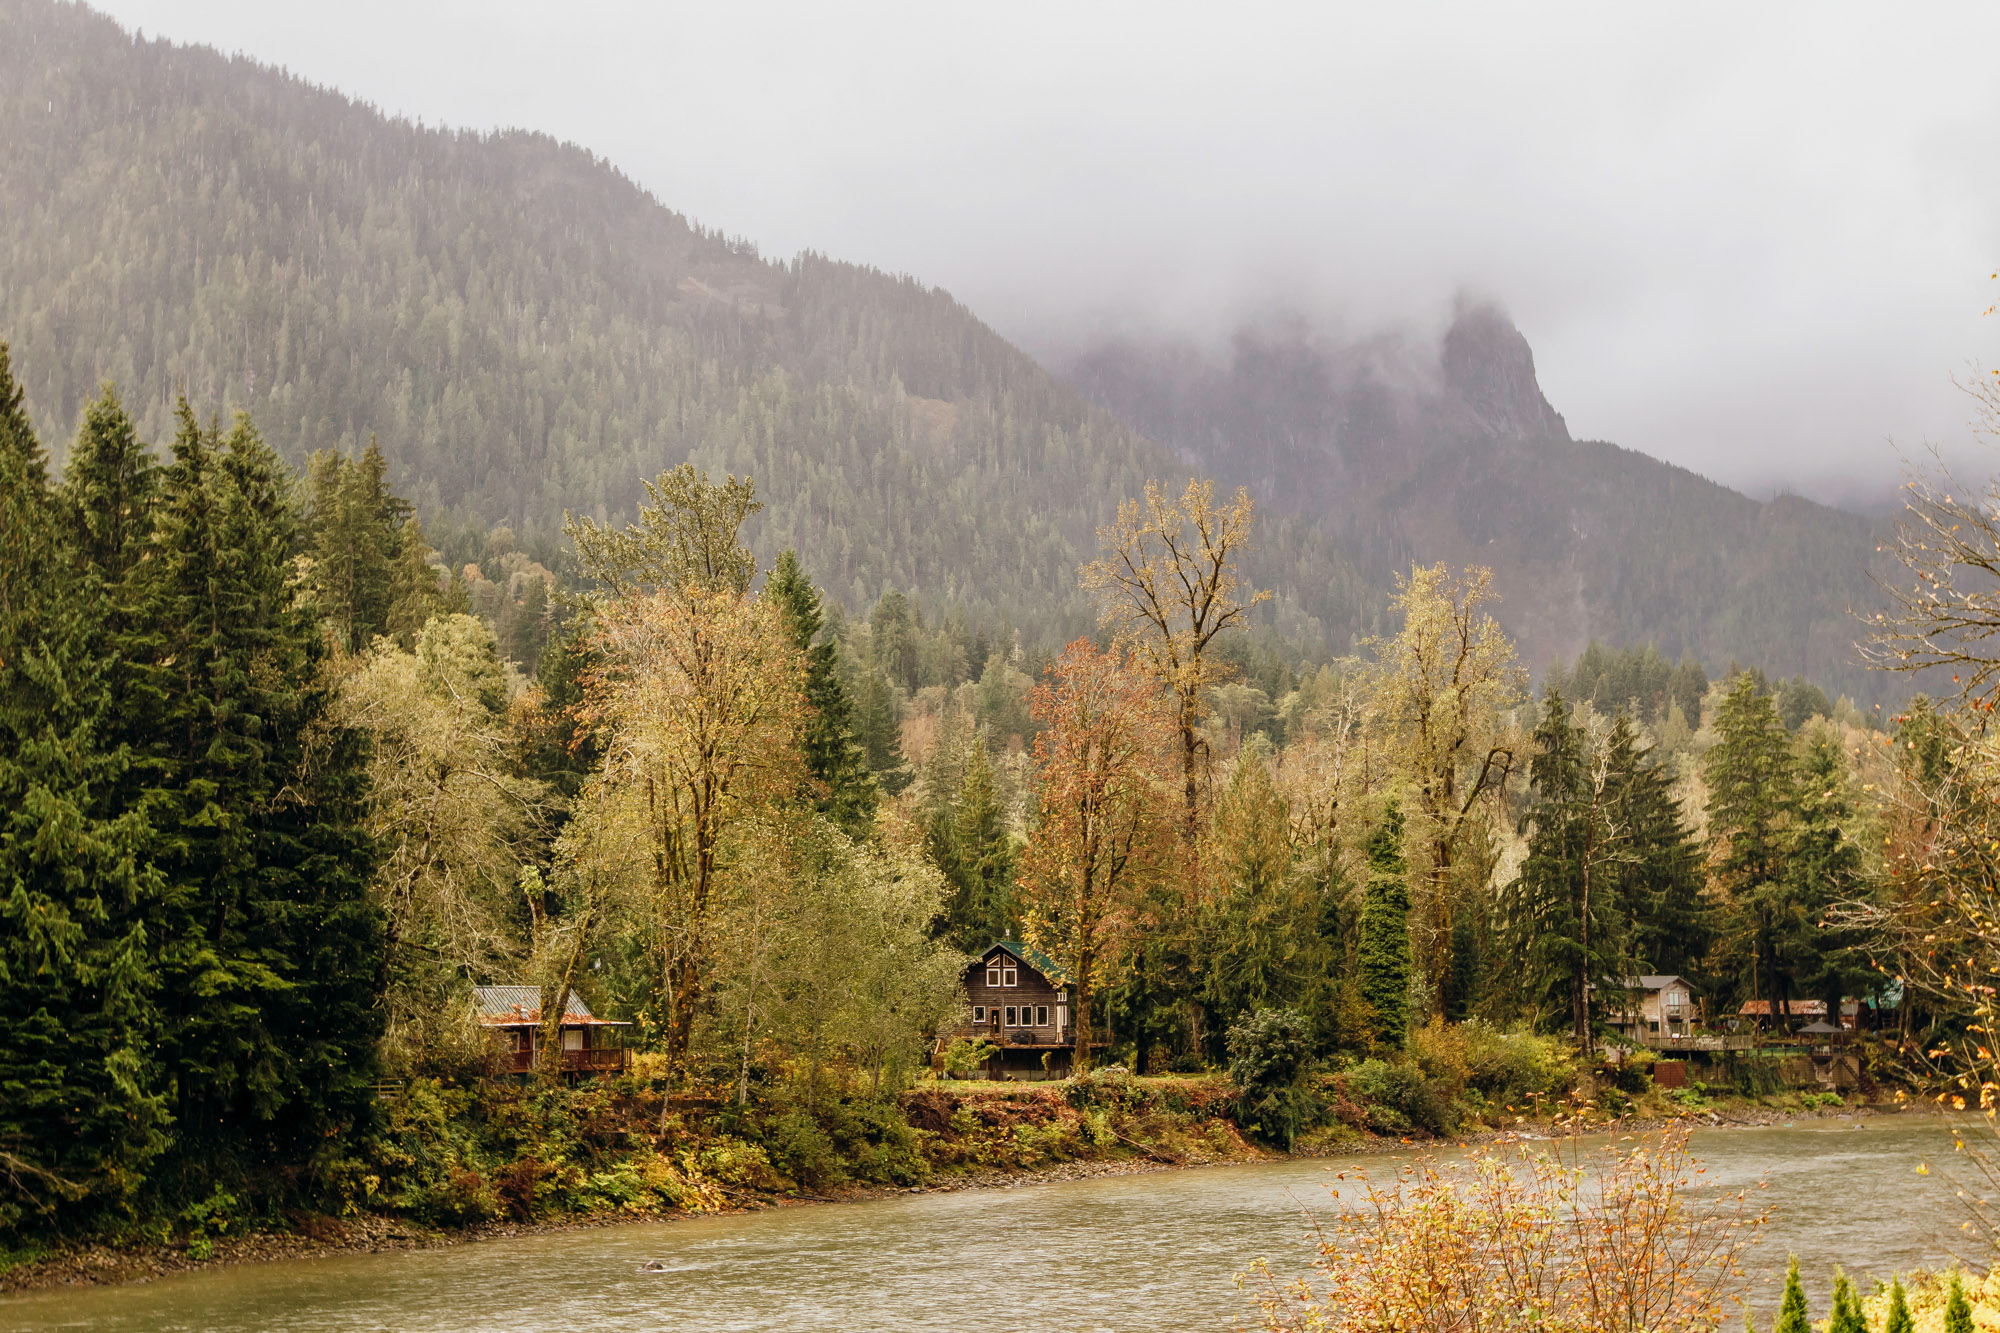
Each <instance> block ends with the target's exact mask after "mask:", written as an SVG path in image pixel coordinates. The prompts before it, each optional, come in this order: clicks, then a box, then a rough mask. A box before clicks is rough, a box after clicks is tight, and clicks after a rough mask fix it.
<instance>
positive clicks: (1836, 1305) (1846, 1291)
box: [1826, 1272, 1868, 1333]
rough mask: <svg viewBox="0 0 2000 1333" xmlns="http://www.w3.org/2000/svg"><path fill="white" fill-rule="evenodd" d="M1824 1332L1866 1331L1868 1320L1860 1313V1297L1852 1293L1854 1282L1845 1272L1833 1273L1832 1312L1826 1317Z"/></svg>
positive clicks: (1853, 1332)
mask: <svg viewBox="0 0 2000 1333" xmlns="http://www.w3.org/2000/svg"><path fill="white" fill-rule="evenodd" d="M1826 1333H1868V1320H1867V1318H1866V1317H1865V1316H1864V1315H1863V1314H1862V1313H1861V1299H1860V1297H1858V1296H1856V1295H1855V1294H1854V1284H1853V1283H1851V1282H1849V1281H1848V1280H1847V1274H1845V1273H1841V1272H1836V1273H1835V1274H1834V1275H1833V1313H1832V1314H1831V1316H1829V1318H1828V1319H1827V1323H1826Z"/></svg>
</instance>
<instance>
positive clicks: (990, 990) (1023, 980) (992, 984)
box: [947, 940, 1076, 1079]
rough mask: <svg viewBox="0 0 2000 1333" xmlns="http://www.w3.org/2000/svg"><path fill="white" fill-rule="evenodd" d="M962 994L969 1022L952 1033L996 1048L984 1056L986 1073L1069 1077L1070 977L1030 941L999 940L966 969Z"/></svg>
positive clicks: (1071, 1055)
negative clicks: (997, 1050)
mask: <svg viewBox="0 0 2000 1333" xmlns="http://www.w3.org/2000/svg"><path fill="white" fill-rule="evenodd" d="M965 997H966V999H967V1001H968V1002H969V1003H970V1004H971V1006H972V1019H971V1022H969V1023H968V1024H967V1025H966V1026H965V1027H963V1028H961V1029H960V1030H959V1031H958V1032H956V1033H954V1034H952V1035H953V1037H954V1038H956V1037H971V1038H983V1039H985V1040H986V1041H990V1042H992V1043H993V1044H994V1045H996V1046H998V1047H999V1048H1000V1053H999V1054H998V1055H995V1056H994V1057H993V1058H992V1059H990V1060H988V1061H987V1062H986V1066H985V1075H986V1077H987V1078H991V1079H1044V1078H1067V1077H1069V1073H1070V1067H1071V1065H1072V1063H1073V1060H1074V1057H1075V1042H1076V1032H1075V1029H1074V1028H1072V1027H1071V1025H1070V1012H1069V980H1068V978H1067V977H1066V976H1065V975H1064V973H1063V970H1062V967H1061V966H1060V965H1059V964H1058V963H1057V962H1056V961H1055V960H1054V959H1053V958H1050V957H1049V956H1048V955H1047V954H1045V953H1043V952H1042V951H1041V950H1039V949H1037V948H1034V947H1033V946H1032V945H1027V944H1022V943H1019V942H1018V941H1015V940H1000V941H998V942H996V943H994V944H992V945H990V946H988V947H987V949H986V951H985V952H984V953H983V954H982V955H981V956H980V958H979V960H978V961H977V962H975V963H973V964H972V965H971V966H970V967H968V968H967V969H966V971H965ZM947 1040H950V1038H948V1039H947Z"/></svg>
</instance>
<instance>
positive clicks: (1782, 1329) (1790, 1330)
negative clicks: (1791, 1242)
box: [1771, 1254, 1813, 1333]
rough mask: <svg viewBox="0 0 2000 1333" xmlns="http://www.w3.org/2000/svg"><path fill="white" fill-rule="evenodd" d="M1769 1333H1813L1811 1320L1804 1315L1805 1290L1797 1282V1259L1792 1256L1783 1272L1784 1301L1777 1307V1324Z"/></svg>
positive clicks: (1795, 1256)
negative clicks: (1789, 1263) (1789, 1264)
mask: <svg viewBox="0 0 2000 1333" xmlns="http://www.w3.org/2000/svg"><path fill="white" fill-rule="evenodd" d="M1771 1333H1813V1326H1812V1318H1811V1316H1809V1315H1808V1314H1807V1313H1806V1289H1805V1287H1804V1285H1803V1284H1801V1283H1800V1281H1799V1257H1798V1256H1797V1255H1796V1254H1795V1255H1793V1256H1792V1262H1791V1266H1790V1267H1789V1268H1787V1269H1786V1270H1785V1299H1784V1301H1783V1303H1781V1304H1780V1305H1779V1306H1778V1322H1777V1324H1776V1325H1775V1326H1774V1327H1773V1328H1772V1330H1771Z"/></svg>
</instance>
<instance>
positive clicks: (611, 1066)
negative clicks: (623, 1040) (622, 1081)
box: [493, 1046, 625, 1074]
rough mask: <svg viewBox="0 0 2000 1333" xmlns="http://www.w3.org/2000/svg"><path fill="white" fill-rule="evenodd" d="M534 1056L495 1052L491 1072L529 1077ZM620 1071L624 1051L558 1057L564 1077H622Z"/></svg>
mask: <svg viewBox="0 0 2000 1333" xmlns="http://www.w3.org/2000/svg"><path fill="white" fill-rule="evenodd" d="M537 1054H538V1053H537V1052H535V1051H509V1050H498V1051H495V1052H494V1053H493V1067H494V1072H495V1073H499V1074H532V1073H533V1072H534V1071H535V1057H536V1055H537ZM624 1069H625V1048H624V1047H622V1046H600V1047H598V1048H597V1049H595V1050H585V1051H564V1052H563V1053H562V1071H563V1073H565V1074H617V1073H622V1072H623V1071H624Z"/></svg>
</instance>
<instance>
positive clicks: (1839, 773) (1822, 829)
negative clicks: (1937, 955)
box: [1785, 734, 1879, 1026]
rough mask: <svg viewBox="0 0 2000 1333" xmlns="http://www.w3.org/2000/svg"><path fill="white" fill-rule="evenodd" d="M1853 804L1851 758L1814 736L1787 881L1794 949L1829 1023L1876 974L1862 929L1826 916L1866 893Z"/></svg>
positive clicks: (1804, 762)
mask: <svg viewBox="0 0 2000 1333" xmlns="http://www.w3.org/2000/svg"><path fill="white" fill-rule="evenodd" d="M1853 818H1854V807H1853V801H1852V797H1851V796H1850V794H1849V778H1848V768H1847V756H1846V755H1845V754H1843V753H1842V752H1841V748H1840V743H1839V742H1838V741H1837V740H1835V739H1834V738H1833V737H1832V736H1830V735H1826V734H1821V735H1818V736H1815V737H1813V738H1812V739H1811V741H1810V742H1809V743H1808V744H1807V746H1806V752H1805V754H1804V756H1803V757H1802V759H1801V762H1800V765H1799V784H1798V800H1797V804H1796V805H1795V806H1794V808H1793V812H1792V828H1791V838H1790V847H1789V849H1788V850H1789V853H1790V854H1789V856H1788V857H1787V859H1786V866H1785V871H1786V886H1787V888H1788V890H1789V892H1790V897H1791V900H1792V903H1793V904H1794V905H1795V906H1794V915H1793V916H1792V918H1791V930H1790V931H1788V932H1787V936H1788V940H1787V942H1788V943H1789V944H1790V945H1791V948H1790V952H1791V954H1792V955H1793V956H1794V957H1795V958H1796V959H1797V960H1798V962H1797V968H1798V971H1797V979H1798V982H1799V986H1800V988H1801V989H1802V990H1805V991H1808V992H1810V993H1812V994H1814V995H1817V996H1818V997H1819V998H1820V999H1821V1000H1822V1001H1823V1002H1824V1003H1825V1005H1826V1021H1827V1022H1829V1023H1832V1024H1835V1025H1836V1026H1837V1025H1838V1024H1839V1022H1840V1005H1841V1001H1842V1000H1843V999H1844V998H1845V997H1846V996H1847V995H1849V994H1853V993H1860V992H1862V991H1864V990H1866V989H1868V988H1869V987H1871V986H1872V985H1873V984H1874V983H1875V982H1876V980H1877V978H1878V976H1879V974H1878V973H1877V972H1876V971H1875V968H1874V966H1873V964H1872V962H1871V961H1870V958H1869V956H1868V953H1867V951H1866V946H1867V944H1868V943H1869V941H1868V939H1867V937H1866V935H1865V934H1864V933H1862V932H1858V931H1854V930H1848V929H1843V928H1841V927H1839V926H1836V925H1832V924H1830V923H1829V921H1828V916H1829V913H1830V912H1831V911H1832V910H1833V909H1834V908H1836V907H1838V906H1839V905H1840V904H1842V903H1846V902H1851V901H1853V900H1855V899H1857V898H1859V897H1860V896H1861V894H1862V890H1863V885H1864V880H1863V872H1862V860H1861V847H1860V844H1859V843H1857V842H1856V841H1855V840H1854V839H1853V838H1851V837H1849V836H1848V834H1847V826H1848V825H1849V824H1850V823H1851V822H1852V821H1853Z"/></svg>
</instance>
